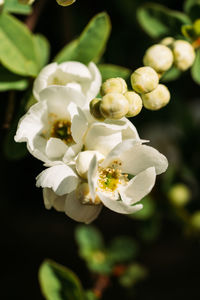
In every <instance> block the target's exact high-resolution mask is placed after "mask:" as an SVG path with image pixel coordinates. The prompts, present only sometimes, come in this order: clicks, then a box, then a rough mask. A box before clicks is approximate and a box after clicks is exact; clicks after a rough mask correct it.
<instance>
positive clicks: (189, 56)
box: [172, 40, 195, 71]
mask: <svg viewBox="0 0 200 300" xmlns="http://www.w3.org/2000/svg"><path fill="white" fill-rule="evenodd" d="M172 51H173V54H174V63H175V65H176V67H177V68H178V69H180V70H181V71H185V70H187V69H188V68H190V67H191V66H192V64H193V62H194V60H195V51H194V48H193V47H192V45H191V44H190V43H188V42H187V41H183V40H177V41H175V42H174V43H173V45H172Z"/></svg>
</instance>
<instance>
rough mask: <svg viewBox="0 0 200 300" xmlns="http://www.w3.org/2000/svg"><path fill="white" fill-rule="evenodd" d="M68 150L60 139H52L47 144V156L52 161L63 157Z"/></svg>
mask: <svg viewBox="0 0 200 300" xmlns="http://www.w3.org/2000/svg"><path fill="white" fill-rule="evenodd" d="M67 149H68V147H67V145H66V144H65V143H64V142H63V141H62V140H61V139H58V138H50V139H49V140H48V141H47V144H46V154H47V156H48V157H49V158H50V159H55V158H59V157H62V156H63V155H64V154H65V152H66V151H67Z"/></svg>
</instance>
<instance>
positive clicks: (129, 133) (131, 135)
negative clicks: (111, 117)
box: [121, 118, 140, 140]
mask: <svg viewBox="0 0 200 300" xmlns="http://www.w3.org/2000/svg"><path fill="white" fill-rule="evenodd" d="M121 121H124V123H125V124H126V125H127V127H126V129H124V130H123V131H122V138H123V140H128V139H135V140H139V139H140V138H139V134H138V132H137V129H136V127H135V126H134V125H133V123H131V121H129V120H128V119H127V118H122V120H121Z"/></svg>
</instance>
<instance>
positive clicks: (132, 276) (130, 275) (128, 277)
mask: <svg viewBox="0 0 200 300" xmlns="http://www.w3.org/2000/svg"><path fill="white" fill-rule="evenodd" d="M146 276H147V270H146V269H145V268H144V267H142V266H141V265H139V264H131V265H130V266H129V267H128V268H127V270H126V271H125V273H124V274H123V275H122V276H120V278H119V283H120V284H121V285H122V286H124V287H126V288H130V287H132V286H133V285H135V284H136V283H137V282H138V281H140V280H143V279H145V278H146Z"/></svg>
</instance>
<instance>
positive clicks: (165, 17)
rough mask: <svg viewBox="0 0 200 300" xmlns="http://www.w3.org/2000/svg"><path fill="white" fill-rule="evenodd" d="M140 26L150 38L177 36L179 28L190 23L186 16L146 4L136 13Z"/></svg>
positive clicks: (160, 6)
mask: <svg viewBox="0 0 200 300" xmlns="http://www.w3.org/2000/svg"><path fill="white" fill-rule="evenodd" d="M137 17H138V21H139V23H140V25H141V26H142V28H143V29H144V30H145V31H146V33H147V34H149V35H150V36H151V37H152V38H162V37H166V36H175V37H176V36H179V35H180V28H181V26H182V25H184V24H190V23H191V21H190V19H189V18H188V16H187V15H185V14H184V13H181V12H179V11H174V10H170V9H168V8H166V7H165V6H162V5H160V4H156V3H147V4H144V5H143V6H141V7H140V8H139V9H138V11H137Z"/></svg>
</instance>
